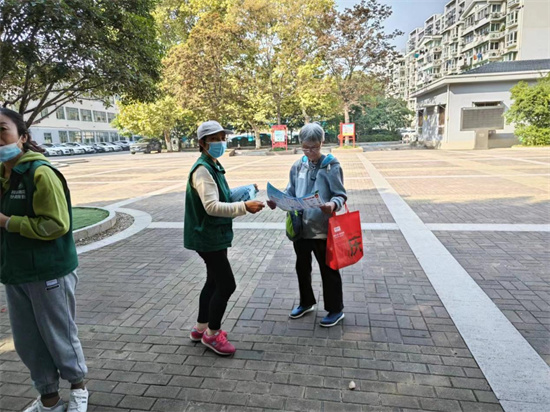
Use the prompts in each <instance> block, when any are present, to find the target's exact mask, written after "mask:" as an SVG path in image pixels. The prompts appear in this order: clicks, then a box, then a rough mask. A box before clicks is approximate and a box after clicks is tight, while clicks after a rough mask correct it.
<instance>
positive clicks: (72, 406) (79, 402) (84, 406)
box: [67, 389, 88, 412]
mask: <svg viewBox="0 0 550 412" xmlns="http://www.w3.org/2000/svg"><path fill="white" fill-rule="evenodd" d="M87 410H88V389H73V390H72V391H71V397H70V398H69V407H68V408H67V412H86V411H87Z"/></svg>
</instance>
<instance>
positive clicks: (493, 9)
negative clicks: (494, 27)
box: [491, 4, 502, 13]
mask: <svg viewBox="0 0 550 412" xmlns="http://www.w3.org/2000/svg"><path fill="white" fill-rule="evenodd" d="M501 10H502V5H501V4H493V5H492V6H491V13H500V11H501Z"/></svg>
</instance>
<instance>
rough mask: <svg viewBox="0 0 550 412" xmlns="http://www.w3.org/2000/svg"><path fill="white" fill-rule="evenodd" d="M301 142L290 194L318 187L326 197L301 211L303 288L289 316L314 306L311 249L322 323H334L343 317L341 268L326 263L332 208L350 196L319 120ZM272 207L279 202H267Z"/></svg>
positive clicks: (296, 244)
mask: <svg viewBox="0 0 550 412" xmlns="http://www.w3.org/2000/svg"><path fill="white" fill-rule="evenodd" d="M299 139H300V143H301V144H302V150H303V152H304V156H303V157H302V158H301V159H300V160H298V161H297V162H296V163H294V165H292V168H291V169H290V178H289V184H288V186H287V188H286V190H285V192H286V193H287V194H289V195H290V196H296V197H302V196H306V195H309V194H311V193H313V192H315V191H319V194H320V196H321V198H322V199H324V200H325V201H327V200H328V201H327V202H326V203H325V204H324V205H323V206H321V207H320V208H319V209H306V210H304V212H303V215H302V224H303V229H302V233H301V236H300V237H299V239H298V240H296V241H294V251H295V252H296V273H297V275H298V285H299V288H300V304H299V305H298V306H297V307H296V308H294V309H293V310H292V312H291V313H290V317H291V318H292V319H297V318H300V317H302V316H304V315H305V314H306V313H309V312H312V311H314V310H315V304H316V303H317V302H316V300H315V295H314V294H313V289H312V287H311V262H312V257H311V253H312V252H313V254H314V255H315V258H316V259H317V262H318V263H319V268H320V269H321V278H322V281H323V298H324V301H325V310H326V311H327V312H328V314H327V316H325V317H324V318H323V319H322V320H321V323H320V325H321V326H323V327H331V326H334V325H336V324H337V323H338V322H340V321H341V320H342V319H344V312H343V310H344V302H343V297H342V277H341V276H340V272H339V271H338V270H334V269H331V268H330V267H329V266H328V265H327V264H326V252H327V232H328V219H329V217H330V216H331V214H332V212H334V211H338V210H340V209H341V208H342V206H343V205H344V203H345V202H346V200H347V195H346V189H345V188H344V183H343V181H344V175H343V172H342V168H341V167H340V163H339V162H338V160H337V159H336V158H335V157H334V156H332V155H331V154H329V155H327V156H325V155H323V154H322V153H321V146H322V145H323V141H324V140H325V132H324V130H323V128H322V127H321V126H320V125H319V124H317V123H309V124H307V125H305V126H304V127H303V128H302V130H301V131H300V135H299ZM267 204H268V206H269V207H270V208H271V209H275V207H276V206H277V204H276V203H275V202H272V201H268V202H267Z"/></svg>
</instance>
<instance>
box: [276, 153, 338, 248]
mask: <svg viewBox="0 0 550 412" xmlns="http://www.w3.org/2000/svg"><path fill="white" fill-rule="evenodd" d="M316 191H319V194H320V196H321V198H322V199H323V201H324V202H334V203H335V204H336V209H335V210H336V211H338V210H340V209H341V208H342V206H343V205H344V203H345V202H346V200H347V199H348V197H347V195H346V189H345V188H344V173H343V171H342V168H341V167H340V162H338V160H337V159H336V158H335V157H334V156H333V155H331V154H329V155H327V156H324V155H323V156H322V157H321V159H319V161H318V162H317V164H313V163H312V162H310V161H309V160H308V158H307V157H306V156H303V157H302V158H301V159H300V160H298V161H296V163H294V164H293V165H292V168H291V169H290V177H289V183H288V186H287V188H286V190H285V192H286V193H287V194H289V195H290V196H295V197H302V196H306V195H309V194H311V193H314V192H316ZM329 217H330V215H327V214H325V213H323V212H322V211H321V209H306V210H304V214H303V225H304V226H303V233H302V238H304V239H326V238H327V232H328V219H329Z"/></svg>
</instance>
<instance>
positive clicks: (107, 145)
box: [98, 142, 122, 152]
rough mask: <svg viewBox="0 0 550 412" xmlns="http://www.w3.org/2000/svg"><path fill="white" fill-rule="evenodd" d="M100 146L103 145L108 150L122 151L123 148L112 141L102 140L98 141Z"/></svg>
mask: <svg viewBox="0 0 550 412" xmlns="http://www.w3.org/2000/svg"><path fill="white" fill-rule="evenodd" d="M98 144H99V145H100V146H103V147H104V148H105V149H106V150H105V151H107V152H120V151H121V150H122V147H120V146H118V145H116V144H112V143H110V142H100V143H98Z"/></svg>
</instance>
